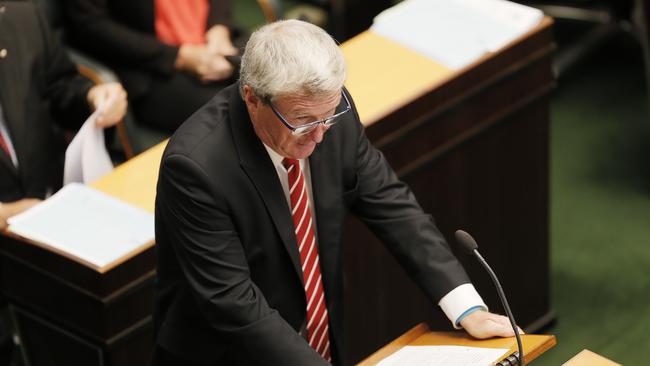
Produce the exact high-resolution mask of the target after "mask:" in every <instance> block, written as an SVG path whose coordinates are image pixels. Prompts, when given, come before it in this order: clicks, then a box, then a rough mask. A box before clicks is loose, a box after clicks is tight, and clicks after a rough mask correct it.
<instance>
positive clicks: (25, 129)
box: [0, 1, 127, 229]
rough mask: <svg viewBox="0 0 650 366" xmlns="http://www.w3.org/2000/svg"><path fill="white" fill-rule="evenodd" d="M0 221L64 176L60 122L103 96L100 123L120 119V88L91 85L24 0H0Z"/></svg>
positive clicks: (71, 123)
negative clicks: (0, 9)
mask: <svg viewBox="0 0 650 366" xmlns="http://www.w3.org/2000/svg"><path fill="white" fill-rule="evenodd" d="M0 7H1V8H2V9H3V10H2V11H1V13H0V229H3V228H4V227H5V226H6V220H7V218H9V217H11V216H13V215H15V214H17V213H20V212H22V211H24V210H25V209H27V208H29V207H31V206H33V205H34V204H36V203H38V202H39V201H40V200H41V199H43V198H45V197H46V196H48V195H49V194H52V193H54V192H56V190H58V189H59V188H60V187H61V184H62V182H63V160H64V152H65V141H64V139H63V135H62V133H61V132H62V129H66V130H75V129H78V128H79V127H80V126H81V124H82V123H83V122H84V121H85V119H86V118H87V117H88V116H89V114H90V112H91V111H92V110H94V109H95V108H97V107H98V106H99V105H100V104H105V106H104V111H103V112H102V114H101V116H100V117H99V120H98V121H97V124H98V126H100V127H109V126H113V125H115V124H116V123H117V122H119V121H120V120H122V118H123V117H124V114H125V112H126V106H127V101H126V92H125V91H124V89H123V88H122V86H121V85H120V84H118V83H107V84H100V85H96V86H93V85H92V83H91V82H90V81H88V80H87V79H85V78H84V77H82V76H81V75H80V74H79V73H78V72H77V69H76V67H75V65H74V64H72V63H71V62H70V60H69V59H68V56H67V53H66V51H65V49H64V48H63V47H62V45H61V43H60V42H59V41H58V40H57V39H56V38H55V37H53V36H52V35H51V33H50V29H49V27H48V25H47V23H46V20H45V17H44V16H43V14H42V12H41V11H40V10H39V9H38V7H37V6H36V5H34V4H33V3H32V2H30V1H0Z"/></svg>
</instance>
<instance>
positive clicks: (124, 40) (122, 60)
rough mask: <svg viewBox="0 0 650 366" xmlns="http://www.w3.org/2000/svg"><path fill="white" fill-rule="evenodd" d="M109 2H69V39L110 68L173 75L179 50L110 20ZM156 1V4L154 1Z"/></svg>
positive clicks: (87, 0)
mask: <svg viewBox="0 0 650 366" xmlns="http://www.w3.org/2000/svg"><path fill="white" fill-rule="evenodd" d="M107 1H108V0H66V1H65V2H64V4H65V11H66V17H67V20H68V25H69V27H70V32H68V33H69V34H70V36H71V37H72V39H73V40H74V42H75V43H76V44H77V45H78V46H79V47H80V48H82V49H84V50H85V51H86V52H89V53H91V54H93V55H94V56H95V57H97V58H99V59H100V60H103V61H105V62H108V63H110V64H120V65H126V66H130V67H133V68H139V69H146V70H150V71H153V72H155V73H159V74H163V75H170V74H171V73H172V72H173V71H174V63H175V62H176V55H177V54H178V47H175V46H170V45H166V44H164V43H162V42H160V41H159V40H158V39H157V38H156V36H155V34H148V33H146V32H143V31H138V30H135V29H132V28H130V27H129V26H127V25H124V24H122V23H120V22H118V21H116V20H115V19H113V18H112V17H111V14H110V13H109V9H108V5H107ZM152 1H153V0H152Z"/></svg>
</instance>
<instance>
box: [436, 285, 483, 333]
mask: <svg viewBox="0 0 650 366" xmlns="http://www.w3.org/2000/svg"><path fill="white" fill-rule="evenodd" d="M438 306H440V308H442V311H443V312H444V313H445V315H447V318H449V321H451V324H452V325H453V326H454V328H455V329H461V328H462V327H460V326H458V325H456V320H457V319H458V318H459V317H460V316H461V315H463V313H464V312H465V311H467V310H469V309H470V308H472V307H475V306H480V307H482V308H483V309H484V310H485V311H487V310H488V307H487V305H485V302H484V301H483V299H482V298H481V295H479V294H478V292H476V289H475V288H474V285H472V284H471V283H465V284H463V285H460V286H458V287H456V288H455V289H453V290H451V291H449V293H448V294H447V295H445V296H444V297H443V298H442V299H440V302H439V303H438Z"/></svg>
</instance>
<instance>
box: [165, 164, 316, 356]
mask: <svg viewBox="0 0 650 366" xmlns="http://www.w3.org/2000/svg"><path fill="white" fill-rule="evenodd" d="M217 189H218V187H217V188H215V182H209V181H208V179H207V176H206V174H205V173H204V171H203V170H202V168H201V167H200V166H199V165H198V164H196V163H195V162H194V161H192V160H191V159H189V158H188V157H186V156H183V155H179V154H172V155H170V156H167V157H166V158H165V159H164V160H163V163H162V166H161V173H160V177H159V182H158V192H157V195H158V201H157V204H156V206H157V207H156V215H159V218H160V219H161V220H162V221H163V222H164V223H165V225H166V226H167V227H169V228H173V229H171V230H168V233H169V234H168V235H170V237H169V238H167V239H168V242H170V243H172V244H171V245H172V248H173V250H174V254H175V256H176V258H177V259H178V262H179V265H180V268H181V271H182V273H183V276H184V278H185V280H186V281H187V283H188V285H189V287H190V291H191V293H192V295H193V298H194V299H195V301H196V303H197V304H198V307H199V309H200V311H201V313H202V315H203V317H205V319H206V320H207V322H208V323H209V324H210V326H211V327H212V328H213V329H214V330H215V331H216V332H218V333H219V334H220V335H222V336H224V337H226V339H231V340H232V341H233V343H234V344H235V345H236V346H239V347H240V348H241V351H242V352H244V353H245V354H246V355H247V356H249V357H250V358H252V359H253V360H254V361H256V363H259V364H269V365H328V363H327V362H325V360H323V359H322V358H321V357H320V356H319V355H318V354H317V353H316V352H315V351H314V350H312V348H311V347H309V345H308V344H307V342H306V341H305V340H304V339H303V338H302V337H301V336H300V335H299V334H298V333H297V332H296V331H295V330H294V329H293V328H292V327H291V326H290V325H289V324H288V323H287V322H286V321H285V320H284V319H283V318H282V317H281V316H280V314H279V313H278V312H277V311H276V310H274V309H272V308H271V307H270V306H269V305H268V303H267V301H266V300H265V298H264V295H263V294H262V292H261V291H260V289H259V288H258V287H257V286H256V285H255V283H253V281H252V280H251V278H250V271H249V267H248V263H247V258H246V256H245V253H244V250H243V247H242V243H241V242H240V240H239V236H238V233H237V228H236V227H235V225H234V224H233V222H232V221H231V219H230V217H229V214H228V207H227V205H226V203H225V202H226V200H225V199H224V198H223V196H222V195H220V193H219V192H217V191H216V190H217Z"/></svg>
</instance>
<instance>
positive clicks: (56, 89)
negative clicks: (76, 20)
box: [35, 8, 92, 130]
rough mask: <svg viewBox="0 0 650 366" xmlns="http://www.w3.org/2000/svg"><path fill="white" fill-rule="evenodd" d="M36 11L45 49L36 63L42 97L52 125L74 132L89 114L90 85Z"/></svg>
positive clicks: (40, 13)
mask: <svg viewBox="0 0 650 366" xmlns="http://www.w3.org/2000/svg"><path fill="white" fill-rule="evenodd" d="M35 9H36V15H37V17H38V20H39V23H40V30H41V37H42V39H43V44H44V47H45V50H44V53H43V57H42V58H41V59H40V62H39V67H42V68H43V71H44V72H43V75H44V77H45V80H43V84H42V85H43V88H44V89H43V91H44V94H45V96H46V97H47V99H48V100H49V101H50V109H51V112H52V115H53V117H54V119H55V121H56V122H57V123H59V124H60V125H61V126H62V127H64V128H66V129H74V130H76V129H78V128H79V127H81V124H82V123H83V121H84V120H85V119H86V118H87V117H88V114H89V113H90V107H89V105H88V102H87V100H86V96H87V94H88V90H89V89H90V87H91V86H92V83H91V82H90V81H89V80H87V79H86V78H84V77H83V76H81V75H80V74H79V72H78V71H77V68H76V67H75V65H74V64H73V63H72V62H71V61H70V59H69V58H68V54H67V52H66V50H65V48H64V47H63V45H62V44H61V42H60V40H59V39H58V38H57V37H55V36H54V35H53V34H52V33H51V31H50V27H49V24H47V21H46V20H45V17H44V15H43V14H42V12H41V11H39V9H38V8H35Z"/></svg>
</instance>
